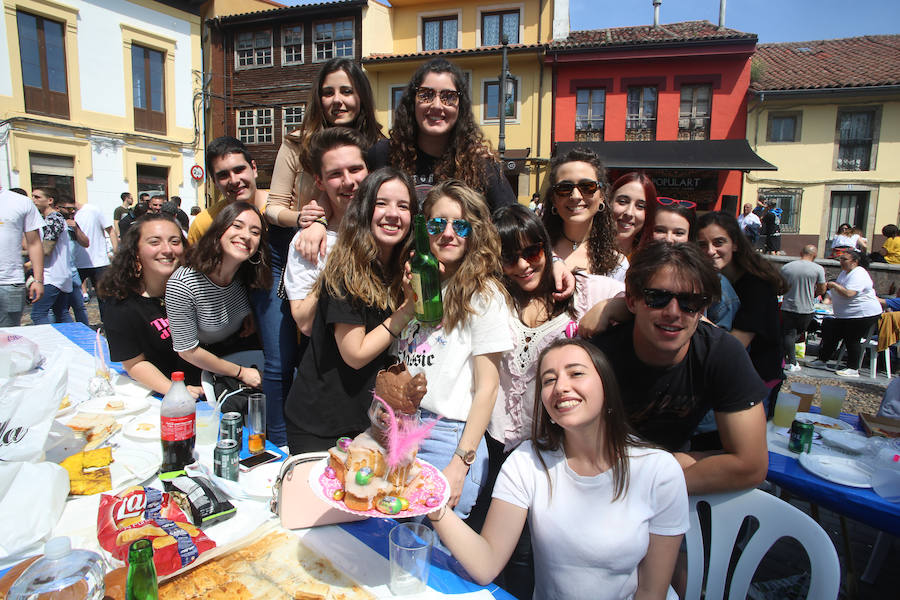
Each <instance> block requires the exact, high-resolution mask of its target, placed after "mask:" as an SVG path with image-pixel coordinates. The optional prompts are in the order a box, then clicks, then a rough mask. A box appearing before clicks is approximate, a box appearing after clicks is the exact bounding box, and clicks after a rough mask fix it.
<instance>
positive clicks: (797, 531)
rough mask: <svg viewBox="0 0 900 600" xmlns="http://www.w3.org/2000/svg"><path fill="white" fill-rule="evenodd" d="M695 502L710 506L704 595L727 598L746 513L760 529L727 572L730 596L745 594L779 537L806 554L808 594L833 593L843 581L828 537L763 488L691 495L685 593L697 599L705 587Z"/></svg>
mask: <svg viewBox="0 0 900 600" xmlns="http://www.w3.org/2000/svg"><path fill="white" fill-rule="evenodd" d="M698 504H706V505H708V506H709V509H710V520H709V540H710V548H709V569H708V575H707V577H706V586H705V592H706V593H705V598H706V600H720V599H724V598H725V588H726V584H727V581H726V577H727V575H728V567H729V563H730V561H731V557H732V554H733V550H734V546H735V544H736V543H737V542H738V541H739V540H738V532H739V531H740V529H741V525H742V524H743V523H744V519H745V518H746V517H748V516H752V517H755V518H756V520H757V521H758V523H759V528H758V529H757V530H756V531H755V532H754V533H753V534H752V535H751V536H750V538H749V540H748V541H747V543H746V546H745V547H744V549H743V552H741V554H740V558H739V559H738V561H737V565H736V566H735V569H734V573H733V575H732V577H731V588H730V590H729V595H728V598H729V600H736V599H738V598H740V599H744V598H746V597H747V592H748V590H749V588H750V581H751V579H752V578H753V574H754V573H755V572H756V569H757V567H758V566H759V563H760V562H761V561H762V559H763V557H765V555H766V553H768V551H769V549H770V548H771V547H772V546H773V545H774V544H775V542H777V541H778V540H779V539H781V538H783V537H788V538H793V539H795V540H797V541H798V542H799V543H800V544H801V545H802V546H803V548H804V549H805V550H806V553H807V555H808V556H809V563H810V584H809V592H808V593H807V598H809V599H815V600H830V599H832V598H837V595H838V592H839V590H840V585H841V565H840V562H839V561H838V555H837V551H836V550H835V549H834V544H833V543H832V541H831V538H829V537H828V534H827V533H825V531H824V530H823V529H822V528H821V527H820V526H819V524H818V523H816V522H815V521H814V520H813V519H812V518H811V517H810V516H809V515H807V514H806V513H804V512H803V511H801V510H800V509H798V508H795V507H794V506H791V505H790V504H788V503H787V502H784V501H783V500H780V499H779V498H777V497H775V496H772V495H771V494H767V493H766V492H763V491H762V490H750V491H746V492H737V493H730V494H711V495H708V496H691V497H690V520H691V528H690V530H688V532H687V534H686V536H685V540H686V543H687V562H688V579H687V589H686V596H685V597H686V598H688V599H690V600H694V599H699V598H700V592H701V590H703V589H704V586H703V575H704V572H703V571H704V563H705V562H706V561H705V560H704V558H705V557H704V548H703V532H702V531H701V523H700V517H699V515H698V512H697V505H698Z"/></svg>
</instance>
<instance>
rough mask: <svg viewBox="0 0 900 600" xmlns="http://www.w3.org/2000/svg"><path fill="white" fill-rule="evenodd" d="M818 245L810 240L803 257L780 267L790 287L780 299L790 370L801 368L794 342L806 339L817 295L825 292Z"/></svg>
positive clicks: (786, 354)
mask: <svg viewBox="0 0 900 600" xmlns="http://www.w3.org/2000/svg"><path fill="white" fill-rule="evenodd" d="M816 254H818V249H817V248H816V247H815V246H813V245H812V244H809V245H808V246H804V247H803V251H802V253H801V254H800V260H794V261H791V262H789V263H788V264H786V265H784V266H783V267H782V268H781V275H782V276H783V277H784V279H785V281H787V285H788V289H787V291H786V292H785V293H784V299H783V300H782V302H781V324H782V331H783V332H784V362H785V365H786V369H787V371H789V372H791V373H795V372H797V371H799V370H800V365H799V364H797V354H796V351H795V344H796V343H797V342H798V341H803V342H806V330H807V328H809V324H810V322H811V321H812V318H813V314H814V313H815V309H814V303H815V297H816V296H821V295H822V294H824V293H825V269H824V268H822V265H820V264H817V263H816V262H815V260H816Z"/></svg>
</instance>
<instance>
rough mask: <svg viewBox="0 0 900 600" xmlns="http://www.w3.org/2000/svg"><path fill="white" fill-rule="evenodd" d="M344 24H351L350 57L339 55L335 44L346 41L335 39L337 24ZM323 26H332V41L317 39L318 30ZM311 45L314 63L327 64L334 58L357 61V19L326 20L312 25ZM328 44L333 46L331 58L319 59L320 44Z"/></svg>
mask: <svg viewBox="0 0 900 600" xmlns="http://www.w3.org/2000/svg"><path fill="white" fill-rule="evenodd" d="M344 22H348V23H350V54H349V55H346V54H341V55H338V54H337V53H336V51H335V42H337V41H344V40H343V39H341V40H338V39H337V38H336V37H335V34H334V32H335V27H334V26H335V25H336V24H337V23H344ZM321 25H331V39H330V40H321V41H320V40H317V39H316V34H317V33H318V28H319V26H321ZM310 43H311V44H312V62H314V63H321V62H326V61H329V60H331V59H332V58H350V59H355V58H356V19H354V18H353V17H341V18H338V19H326V20H323V21H316V22H314V23H313V24H312V39H311V42H310ZM328 43H330V44H331V56H324V57H322V58H319V45H320V44H328Z"/></svg>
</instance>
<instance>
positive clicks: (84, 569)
mask: <svg viewBox="0 0 900 600" xmlns="http://www.w3.org/2000/svg"><path fill="white" fill-rule="evenodd" d="M103 575H104V564H103V559H102V558H100V555H99V554H97V553H96V552H91V551H90V550H72V544H71V542H69V538H67V537H55V538H53V539H51V540H50V541H48V542H47V543H46V545H44V556H43V557H42V558H39V559H38V560H36V561H34V562H33V563H31V564H30V565H29V566H28V568H27V569H25V571H24V572H23V573H22V574H21V575H20V576H19V578H18V579H16V581H15V582H14V583H13V584H12V587H11V588H10V589H9V595H8V596H7V598H9V600H37V598H39V597H40V598H54V597H56V594H57V593H59V597H64V598H67V599H73V600H75V599H77V600H81V599H82V598H83V599H84V600H101V599H102V598H103V596H104V593H105V591H106V588H105V585H104V583H103ZM63 590H65V591H63Z"/></svg>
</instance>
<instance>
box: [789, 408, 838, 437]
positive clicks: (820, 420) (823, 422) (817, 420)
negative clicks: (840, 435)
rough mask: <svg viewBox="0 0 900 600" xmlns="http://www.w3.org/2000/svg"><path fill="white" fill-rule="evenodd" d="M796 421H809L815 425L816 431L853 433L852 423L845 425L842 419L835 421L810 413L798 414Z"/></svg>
mask: <svg viewBox="0 0 900 600" xmlns="http://www.w3.org/2000/svg"><path fill="white" fill-rule="evenodd" d="M794 418H795V419H799V420H801V421H807V422H809V423H812V424H813V427H815V429H816V431H818V432H822V431H826V430H829V429H830V430H833V431H838V430H843V431H852V430H853V425H851V424H850V423H845V422H844V421H841V420H840V419H833V418H831V417H826V416H825V415H820V414H817V413H808V412H798V413H797V416H796V417H794Z"/></svg>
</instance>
